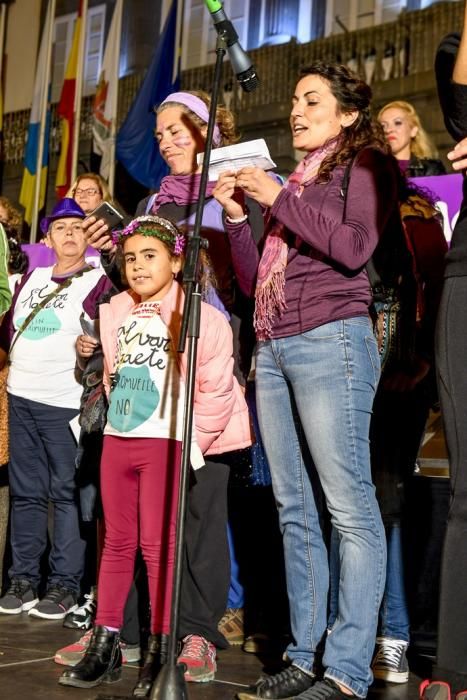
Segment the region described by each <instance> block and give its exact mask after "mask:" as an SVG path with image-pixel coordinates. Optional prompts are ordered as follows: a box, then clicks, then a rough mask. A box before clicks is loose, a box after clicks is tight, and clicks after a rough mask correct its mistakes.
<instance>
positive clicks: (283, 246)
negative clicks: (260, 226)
mask: <svg viewBox="0 0 467 700" xmlns="http://www.w3.org/2000/svg"><path fill="white" fill-rule="evenodd" d="M338 140H339V139H338V138H335V139H332V141H328V142H327V143H326V144H325V145H324V146H322V147H321V148H318V149H316V150H315V151H312V152H311V153H308V154H307V155H306V156H305V158H304V159H303V160H302V161H300V163H299V164H298V165H297V167H296V168H295V170H294V172H293V173H292V174H291V175H290V176H289V177H288V179H287V181H286V182H285V184H284V187H285V189H287V190H290V192H293V193H294V194H295V196H296V197H301V195H302V192H303V190H304V188H305V185H307V184H309V183H310V182H311V181H312V180H314V179H315V178H316V176H317V174H318V170H319V167H320V165H321V163H322V162H323V160H324V159H325V158H326V156H328V155H329V154H330V153H332V151H334V150H335V148H336V146H337V143H338ZM266 232H267V233H266V242H265V244H264V248H263V253H262V255H261V260H260V261H259V266H258V276H257V280H256V292H255V298H256V303H255V316H254V324H255V330H256V337H257V338H258V340H267V339H268V338H270V337H271V335H272V327H273V325H274V321H275V319H276V318H277V317H279V318H280V317H281V316H282V314H283V312H284V311H285V309H286V308H287V305H286V303H285V268H286V267H287V258H288V254H289V247H288V245H287V241H286V229H285V226H284V224H281V223H280V222H278V221H274V222H272V223H271V220H270V219H269V218H268V219H267V220H266Z"/></svg>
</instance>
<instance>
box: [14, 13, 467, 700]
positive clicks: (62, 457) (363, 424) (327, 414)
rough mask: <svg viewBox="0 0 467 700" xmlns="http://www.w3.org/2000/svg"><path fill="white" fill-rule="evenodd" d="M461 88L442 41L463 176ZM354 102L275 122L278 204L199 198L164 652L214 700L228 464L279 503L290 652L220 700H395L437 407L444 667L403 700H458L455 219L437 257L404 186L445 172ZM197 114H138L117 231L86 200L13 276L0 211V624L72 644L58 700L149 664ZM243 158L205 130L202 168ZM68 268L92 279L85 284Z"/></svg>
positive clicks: (312, 93)
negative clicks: (419, 462)
mask: <svg viewBox="0 0 467 700" xmlns="http://www.w3.org/2000/svg"><path fill="white" fill-rule="evenodd" d="M466 13H467V10H466ZM466 65H467V37H466V36H463V37H462V38H461V39H459V36H458V35H455V36H451V37H448V39H446V40H445V42H444V43H443V44H442V45H441V47H440V49H439V52H438V59H437V75H438V78H439V83H440V96H441V105H442V108H443V110H444V112H445V117H446V123H447V126H448V129H449V130H450V133H451V134H452V136H453V138H454V139H455V140H456V141H457V142H459V143H458V145H457V146H456V148H455V149H454V151H453V152H452V153H451V154H450V155H449V157H450V159H451V160H453V161H454V162H455V167H456V168H457V169H463V168H464V167H465V166H466V165H467V138H465V134H466V133H467V113H466V105H467V97H466V91H467V73H466V72H465V66H466ZM451 77H452V80H451ZM371 99H372V94H371V89H370V88H369V86H368V85H367V84H366V83H365V82H364V81H363V80H362V79H361V78H360V77H359V76H357V75H356V74H355V73H353V72H352V71H351V70H350V69H349V68H348V67H346V66H343V65H339V64H331V63H327V62H322V61H316V62H314V63H312V64H311V65H309V66H307V67H306V68H303V69H302V70H301V72H300V75H299V76H298V80H297V84H296V86H295V89H294V92H293V95H292V106H291V111H290V128H291V133H292V143H293V147H294V149H295V150H296V151H299V152H301V153H302V154H303V158H302V160H301V161H300V162H299V163H298V164H297V166H296V169H295V170H294V172H293V173H292V174H291V175H290V176H289V177H288V178H287V179H286V180H285V181H282V179H281V178H279V177H278V176H276V175H274V174H271V173H268V172H265V171H263V170H262V169H260V168H256V167H246V168H243V169H241V170H239V171H235V172H234V171H226V172H223V173H222V174H221V175H220V176H219V178H218V180H217V181H216V182H209V183H208V185H207V191H206V198H205V202H204V208H203V211H202V218H201V234H202V236H203V237H204V238H206V239H207V240H208V242H209V248H208V254H207V253H206V252H205V251H202V254H201V257H200V265H199V277H200V280H199V282H200V292H201V298H202V301H201V310H200V338H199V344H198V352H197V356H196V381H195V385H194V426H193V434H192V438H191V443H190V444H189V445H184V446H183V447H184V449H185V450H187V451H189V456H190V464H191V471H190V484H189V489H188V500H187V516H186V537H185V542H184V550H183V561H182V578H181V591H180V616H179V617H180V619H179V627H178V630H177V631H176V632H177V636H178V639H179V655H178V661H179V663H180V664H184V669H185V670H184V674H185V679H186V680H187V681H188V682H206V681H210V680H212V679H213V678H214V677H215V673H216V649H218V648H220V649H222V648H226V647H227V646H228V645H229V643H233V644H237V643H242V642H245V646H244V648H245V650H246V651H256V650H258V649H259V645H260V643H265V642H267V636H266V635H264V634H263V635H261V634H258V636H257V637H255V636H254V635H252V636H251V637H249V638H248V639H247V640H246V641H245V632H246V630H244V629H243V625H244V623H245V622H246V618H245V617H244V615H243V597H242V594H238V591H239V590H241V587H242V570H241V566H240V567H239V566H238V565H237V559H238V561H239V562H242V561H245V557H243V554H242V548H243V547H245V546H246V543H245V542H241V541H240V542H239V541H236V540H235V537H232V534H234V533H235V521H236V512H235V509H236V508H237V509H238V508H239V507H241V498H240V499H239V498H238V494H237V496H236V498H235V499H233V500H231V499H230V508H229V479H230V481H231V482H232V474H235V473H236V472H237V471H238V470H239V468H240V467H239V465H244V464H245V463H247V464H248V470H249V471H248V473H249V474H250V477H251V471H252V470H253V471H254V464H256V463H257V462H258V460H259V457H258V453H260V454H261V456H262V461H261V469H264V472H265V473H266V474H267V477H266V478H265V477H264V473H262V476H261V479H259V482H260V483H261V484H263V488H269V486H267V484H269V482H271V483H272V491H273V494H274V501H275V505H276V506H277V517H278V522H277V523H276V522H275V520H274V513H273V512H272V510H270V511H268V517H269V518H270V521H269V522H270V532H271V536H270V537H271V540H273V539H274V535H273V532H274V528H275V527H277V528H278V532H279V530H280V533H281V536H282V544H283V553H282V552H280V551H278V550H276V549H274V548H271V551H270V558H271V555H272V561H269V562H268V565H267V567H266V568H269V570H270V571H272V572H274V571H275V572H278V571H281V567H282V566H284V567H285V582H284V588H285V590H286V593H287V598H288V613H289V616H288V624H286V625H285V627H286V629H282V628H281V630H280V633H281V636H282V633H285V637H286V639H287V644H286V645H284V648H283V649H282V651H283V661H284V667H283V669H282V670H281V671H279V672H278V673H276V674H274V675H269V676H264V677H261V678H260V679H259V680H258V681H257V683H256V684H254V685H253V686H251V687H250V688H248V689H246V690H244V691H241V692H239V693H238V698H239V700H255V699H258V698H264V699H271V700H274V699H276V700H278V699H280V698H291V697H298V698H300V699H301V700H345V699H346V698H349V697H357V698H364V697H366V695H367V693H368V689H369V687H370V686H371V684H372V682H373V678H377V679H380V680H382V681H385V682H393V683H406V682H407V681H408V677H409V667H408V662H407V649H408V646H409V643H410V613H409V608H408V605H407V601H406V576H405V572H404V555H403V551H404V541H405V533H404V523H405V518H404V512H405V491H406V485H407V483H408V482H409V480H410V477H411V474H412V473H413V469H414V465H415V462H416V458H417V454H418V450H419V447H420V444H421V440H422V437H423V433H424V429H425V425H426V421H427V417H428V414H429V411H430V409H431V408H432V407H433V405H434V404H435V403H436V401H437V385H438V387H439V397H440V400H441V406H442V412H443V417H444V421H445V425H446V436H447V444H448V449H449V457H450V466H451V477H452V479H451V483H452V490H453V500H452V507H451V512H450V519H449V524H448V529H447V539H446V547H445V551H444V560H443V571H442V593H441V609H440V633H439V653H438V661H437V666H436V668H435V670H434V678H433V680H432V681H430V680H427V681H425V682H424V683H423V684H422V687H421V690H420V692H421V697H422V698H423V699H424V700H451V697H452V698H454V697H457V698H458V699H459V700H461V698H464V697H465V695H463V693H465V690H466V688H467V671H465V669H464V665H465V654H464V653H463V652H464V649H465V645H464V643H463V642H464V640H465V635H466V634H467V631H466V630H467V625H465V624H463V623H464V620H463V616H462V615H459V602H458V601H459V599H460V600H462V599H463V597H464V596H465V593H464V592H463V591H464V588H465V587H463V586H462V578H463V577H462V574H463V569H462V566H463V561H464V554H463V551H465V549H466V548H465V543H464V541H463V534H464V525H463V523H464V520H465V518H464V511H465V507H466V506H465V498H464V493H463V490H464V481H465V475H464V471H465V469H464V468H463V460H464V455H463V444H464V442H465V441H464V438H463V434H464V431H463V422H464V419H466V418H467V416H466V411H465V401H466V399H465V396H466V395H467V390H466V389H467V388H466V387H464V383H465V376H464V373H463V371H462V364H461V363H462V361H463V357H464V356H465V352H464V351H465V347H464V345H465V339H464V337H463V336H462V333H459V327H461V330H462V328H463V324H462V323H461V321H460V319H462V318H463V315H464V313H465V311H464V308H465V305H464V304H463V303H462V302H463V299H464V288H463V286H464V279H465V270H464V267H465V260H464V258H465V255H464V253H463V251H464V248H465V243H464V242H463V238H462V236H463V228H464V225H463V222H464V219H465V216H464V214H465V211H466V210H467V209H466V207H465V200H464V206H463V209H462V211H461V215H460V217H459V221H458V223H457V226H456V229H455V233H454V237H453V241H452V245H451V249H450V251H449V252H448V250H447V243H446V239H445V237H444V234H443V228H442V221H441V219H440V216H439V214H438V212H437V210H436V207H435V202H434V201H433V198H432V196H431V195H430V193H429V192H427V191H426V190H421V189H420V188H418V187H417V186H416V185H414V184H413V183H412V182H411V181H410V179H409V178H412V177H416V176H420V175H441V174H443V173H444V172H445V169H444V166H443V164H442V162H441V161H440V160H438V159H437V154H436V151H435V149H434V147H433V145H432V144H431V142H430V139H429V137H428V135H427V134H426V132H425V131H424V129H423V127H422V123H421V120H420V117H419V115H418V114H417V113H416V111H415V109H414V108H413V106H412V105H410V104H409V103H407V102H404V101H394V102H390V103H389V104H387V105H385V106H384V107H383V108H382V109H381V110H380V111H379V113H378V114H377V116H376V118H374V117H373V113H372V103H371ZM209 108H210V98H209V96H208V95H206V94H205V93H203V92H176V93H173V94H171V95H169V96H168V97H167V98H166V99H165V100H164V101H163V102H162V103H161V104H160V105H159V106H158V107H157V111H156V128H155V136H156V139H157V141H158V144H159V149H160V153H161V155H162V158H163V159H164V160H165V162H166V164H167V165H168V168H169V171H170V172H169V175H167V176H166V177H164V178H163V180H162V182H161V185H160V188H159V190H158V191H157V192H156V193H153V194H152V195H150V196H148V197H147V198H146V199H144V200H142V201H141V202H140V203H139V205H138V207H137V210H136V213H135V217H134V218H132V219H130V218H128V217H126V218H125V219H124V223H123V224H122V226H121V227H119V228H117V229H114V230H110V228H109V226H108V224H106V222H105V221H104V220H102V219H97V220H96V217H95V216H93V215H92V212H93V211H94V210H95V209H96V207H97V206H98V205H99V204H100V203H101V202H103V201H110V200H111V196H110V193H109V190H108V187H107V185H106V183H105V182H104V181H103V180H102V178H100V176H98V175H96V174H93V173H83V174H81V175H80V176H79V177H78V178H77V180H76V182H75V183H73V185H72V187H71V188H70V190H69V192H68V196H67V197H65V198H64V199H62V200H61V201H59V202H58V203H57V204H56V205H55V206H54V208H53V209H52V211H51V213H50V214H49V215H48V216H46V217H45V218H44V219H43V220H42V222H41V230H42V232H43V234H44V242H45V244H46V245H47V246H49V247H50V248H51V249H52V250H53V253H54V256H55V257H54V259H55V262H54V264H53V265H52V266H49V267H37V266H36V267H35V266H31V268H32V269H28V261H27V259H26V258H25V256H24V254H23V253H22V251H21V245H20V239H19V226H20V218H19V215H18V212H16V210H15V208H14V207H12V205H11V204H10V203H9V202H8V200H5V199H4V198H0V221H1V223H2V227H1V228H0V234H1V235H0V266H1V268H0V317H1V318H2V323H1V327H0V366H1V374H0V431H1V432H0V434H1V439H2V445H1V448H2V452H1V459H0V461H1V462H2V464H4V465H6V464H7V465H8V482H7V481H6V480H3V481H1V482H0V530H1V531H0V559H1V560H2V561H3V558H4V550H5V543H6V535H7V531H8V527H9V533H10V537H9V559H10V567H9V570H8V576H4V578H5V580H7V582H6V585H5V587H4V590H3V594H2V597H1V598H0V614H4V615H11V616H13V615H19V614H21V613H25V612H27V613H28V615H30V616H32V617H36V618H39V619H41V618H42V619H48V620H59V621H63V624H64V625H65V626H68V627H71V628H75V629H81V630H82V631H83V632H84V635H83V636H82V637H81V639H80V640H79V641H78V642H76V643H74V644H71V645H70V646H68V647H65V648H64V649H61V650H58V651H57V654H56V657H55V658H56V661H57V662H58V663H62V664H64V665H67V668H66V669H65V670H64V671H63V673H62V675H61V676H60V679H59V682H60V684H62V685H64V686H72V687H78V688H92V687H94V686H97V685H99V684H100V683H103V682H113V681H116V680H118V679H119V678H120V675H121V667H122V663H123V662H124V661H138V660H139V659H140V655H141V641H143V646H145V657H144V663H143V664H142V668H141V672H140V675H139V679H138V681H137V683H136V685H135V688H134V691H133V694H134V695H135V696H136V697H149V694H150V690H151V687H152V685H153V682H154V680H155V678H156V676H157V674H158V673H159V671H160V669H161V667H162V666H163V665H164V664H165V663H166V661H167V653H168V644H169V636H170V634H171V633H172V632H173V630H171V629H170V612H171V604H172V593H173V571H174V556H175V538H176V528H177V507H178V485H179V478H180V464H181V454H182V434H183V411H184V404H185V395H186V392H187V385H186V378H187V362H188V358H187V353H179V352H177V346H178V339H179V336H180V330H181V317H182V309H183V302H184V290H183V267H184V263H185V255H186V251H187V242H188V240H189V236H190V234H191V232H192V229H193V225H194V220H195V214H196V206H197V202H198V200H199V197H200V180H201V176H200V169H199V166H198V164H197V155H198V154H199V153H201V152H203V151H204V149H205V141H206V134H207V122H208V116H209ZM236 140H238V136H237V134H236V128H235V121H234V117H233V115H232V113H231V112H230V111H229V110H228V109H226V108H225V107H224V106H218V108H217V112H216V125H215V128H214V133H213V147H214V148H218V147H221V146H225V145H228V144H232V143H235V142H236ZM362 193H364V194H365V196H364V197H362ZM5 234H6V235H5ZM88 245H92V246H93V247H94V248H96V249H97V250H99V251H100V255H101V265H100V266H98V267H95V266H93V265H90V264H88V263H87V262H86V257H85V256H86V249H87V246H88ZM445 262H447V265H446V268H445ZM444 278H445V279H444ZM443 280H444V281H443ZM436 327H437V328H438V331H436ZM437 379H438V382H437ZM7 404H8V407H7ZM253 426H254V427H253ZM8 435H9V437H10V439H9V441H8ZM395 436H397V439H395ZM2 473H6V467H4V469H3V470H2ZM258 478H259V477H258ZM251 483H252V482H251ZM264 485H266V486H264ZM233 504H234V505H235V507H234V506H233ZM50 516H51V517H52V520H53V527H52V530H51V531H50V528H49V517H50ZM8 523H9V525H8ZM265 532H268V530H267V529H266V530H265ZM46 552H48V563H47V565H46V567H45V568H46V571H45V572H44V555H45V553H46ZM282 556H283V560H282V558H281V557H282ZM258 557H260V553H259V552H258ZM239 568H240V570H239ZM264 574H265V572H264V571H263V575H264ZM247 578H248V576H245V577H244V578H243V582H244V581H245V580H247ZM144 584H146V585H144ZM265 585H268V584H267V583H266V584H265ZM82 596H84V598H83V597H82ZM233 600H235V601H236V602H231V601H233ZM263 602H264V601H263ZM141 609H143V610H145V611H146V612H145V613H143V614H141ZM262 614H263V617H267V615H268V611H267V610H266V611H263V613H262ZM257 622H258V620H256V623H257ZM258 631H259V632H261V630H255V629H250V630H248V632H249V633H252V632H258ZM451 692H452V693H454V695H452V696H451V694H450V693H451ZM456 693H457V696H456V695H455V694H456Z"/></svg>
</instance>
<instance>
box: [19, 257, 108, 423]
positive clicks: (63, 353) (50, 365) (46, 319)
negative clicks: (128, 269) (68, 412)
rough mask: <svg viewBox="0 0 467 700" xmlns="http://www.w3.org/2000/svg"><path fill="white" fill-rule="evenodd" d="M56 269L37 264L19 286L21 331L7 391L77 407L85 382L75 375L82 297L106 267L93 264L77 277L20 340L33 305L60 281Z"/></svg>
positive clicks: (42, 298)
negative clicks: (100, 268) (57, 280)
mask: <svg viewBox="0 0 467 700" xmlns="http://www.w3.org/2000/svg"><path fill="white" fill-rule="evenodd" d="M52 274H53V267H36V269H35V270H34V271H33V273H32V274H31V275H30V277H29V279H28V280H27V281H26V282H25V284H24V287H23V288H22V289H21V290H20V291H19V294H18V298H17V300H16V303H15V308H14V312H13V325H14V328H15V331H16V332H15V335H14V336H13V339H12V345H13V343H14V346H13V347H12V350H11V355H10V360H11V366H10V370H9V373H8V391H9V393H10V394H13V395H14V396H20V397H22V398H25V399H29V400H30V401H37V402H38V403H44V404H47V405H49V406H57V407H60V408H76V409H78V408H79V403H80V398H81V393H82V391H83V388H82V386H81V384H80V383H79V382H78V381H77V379H76V377H75V363H76V338H77V337H78V335H80V334H81V333H82V330H81V324H80V315H81V314H82V313H83V301H84V300H85V299H86V298H87V296H88V295H89V293H90V292H91V290H93V289H94V287H95V286H96V284H97V283H98V281H99V280H100V278H101V277H102V270H95V269H92V270H88V271H86V272H84V273H83V274H82V275H81V276H78V277H74V278H73V281H72V283H71V284H70V286H69V287H65V289H63V290H61V291H60V292H59V293H58V294H57V296H55V297H54V298H53V299H51V301H49V302H48V303H47V304H46V305H45V307H44V308H43V309H41V310H40V311H39V312H38V313H37V315H36V316H35V317H34V318H33V320H32V321H31V323H30V324H29V325H28V326H27V327H26V328H25V330H24V331H23V332H22V333H21V335H20V336H19V338H18V340H17V341H15V337H16V335H17V331H18V328H20V327H21V325H22V323H23V321H24V320H25V319H26V318H27V317H28V316H29V314H30V313H31V311H32V310H33V309H34V307H35V306H37V304H40V303H41V301H43V300H44V299H45V298H46V297H47V296H48V295H49V294H50V293H51V292H52V291H53V290H54V289H56V288H57V287H58V286H59V285H58V283H57V282H56V281H54V280H53V279H52ZM55 279H57V278H55Z"/></svg>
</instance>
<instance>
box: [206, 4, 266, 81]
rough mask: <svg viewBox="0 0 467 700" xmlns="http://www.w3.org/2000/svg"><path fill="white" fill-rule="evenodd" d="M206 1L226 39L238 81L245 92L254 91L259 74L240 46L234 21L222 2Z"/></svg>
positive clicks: (216, 26) (220, 31)
mask: <svg viewBox="0 0 467 700" xmlns="http://www.w3.org/2000/svg"><path fill="white" fill-rule="evenodd" d="M204 2H205V3H206V7H207V8H208V10H209V12H210V13H211V15H212V20H213V22H214V28H215V30H216V32H217V33H218V35H219V36H220V37H222V38H223V39H225V42H226V44H227V52H228V54H229V58H230V62H231V64H232V68H233V71H234V73H235V74H236V76H237V80H238V82H239V83H240V85H241V86H242V88H243V89H244V90H245V92H253V90H256V88H257V87H258V83H259V78H258V75H257V73H256V70H255V67H254V65H253V63H252V62H251V60H250V59H249V58H248V56H247V54H246V53H245V51H244V50H243V49H242V47H241V46H240V42H239V41H238V34H237V32H236V31H235V28H234V26H233V24H232V22H231V21H230V20H229V19H227V16H226V14H225V12H224V9H223V7H222V3H221V2H219V1H218V0H204Z"/></svg>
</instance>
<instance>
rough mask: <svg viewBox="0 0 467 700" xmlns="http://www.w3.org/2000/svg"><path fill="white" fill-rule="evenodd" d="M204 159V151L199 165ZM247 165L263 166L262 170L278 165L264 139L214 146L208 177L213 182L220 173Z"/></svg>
mask: <svg viewBox="0 0 467 700" xmlns="http://www.w3.org/2000/svg"><path fill="white" fill-rule="evenodd" d="M203 160H204V153H199V154H198V165H202V163H203ZM247 167H256V168H262V170H271V169H272V168H275V167H276V164H275V163H274V161H273V160H272V158H271V156H270V154H269V150H268V147H267V145H266V141H265V140H264V139H254V140H253V141H245V142H244V143H235V144H232V145H231V146H223V147H221V148H214V149H213V151H212V152H211V158H210V161H209V176H208V177H209V180H210V181H211V182H212V181H215V180H217V179H218V177H219V175H220V174H221V173H222V172H225V171H226V170H233V171H237V170H240V169H241V168H247Z"/></svg>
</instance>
